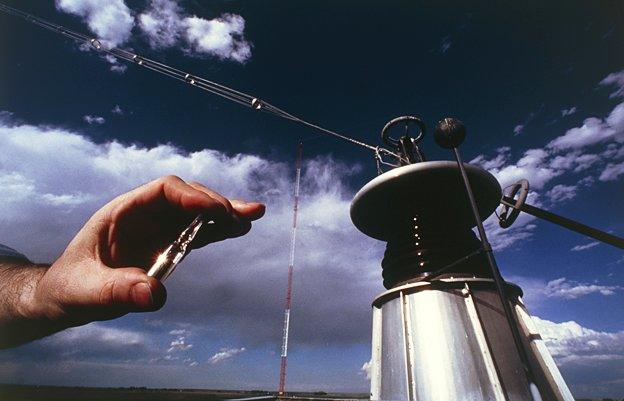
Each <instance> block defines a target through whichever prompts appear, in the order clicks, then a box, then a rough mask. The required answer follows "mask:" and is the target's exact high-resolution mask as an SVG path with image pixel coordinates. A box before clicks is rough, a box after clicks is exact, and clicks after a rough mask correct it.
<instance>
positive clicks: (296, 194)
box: [277, 142, 303, 396]
mask: <svg viewBox="0 0 624 401" xmlns="http://www.w3.org/2000/svg"><path fill="white" fill-rule="evenodd" d="M302 160H303V142H299V145H298V146H297V170H296V175H295V192H294V197H295V200H294V206H293V223H292V236H291V238H290V264H289V265H288V287H287V289H286V306H285V308H284V335H283V337H282V353H281V359H280V376H279V388H278V390H277V395H280V396H282V395H284V394H285V392H286V365H287V364H288V331H289V327H290V307H291V304H292V280H293V271H294V269H295V244H296V239H297V212H298V210H299V183H300V182H301V163H302Z"/></svg>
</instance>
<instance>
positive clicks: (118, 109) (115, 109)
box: [111, 104, 124, 116]
mask: <svg viewBox="0 0 624 401" xmlns="http://www.w3.org/2000/svg"><path fill="white" fill-rule="evenodd" d="M111 113H113V114H117V115H120V116H121V115H123V113H124V111H123V109H122V108H121V106H119V105H118V104H116V105H115V107H113V108H112V109H111Z"/></svg>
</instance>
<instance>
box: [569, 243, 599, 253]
mask: <svg viewBox="0 0 624 401" xmlns="http://www.w3.org/2000/svg"><path fill="white" fill-rule="evenodd" d="M598 245H600V242H598V241H594V242H590V243H587V244H582V245H575V246H574V247H573V248H572V249H571V250H572V251H586V250H587V249H591V248H593V247H595V246H598Z"/></svg>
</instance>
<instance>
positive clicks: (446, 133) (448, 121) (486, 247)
mask: <svg viewBox="0 0 624 401" xmlns="http://www.w3.org/2000/svg"><path fill="white" fill-rule="evenodd" d="M465 138H466V127H465V126H464V124H463V123H462V122H461V121H459V120H458V119H455V118H444V119H442V120H441V121H440V122H439V123H438V125H437V126H436V128H435V131H434V139H435V141H436V143H437V144H438V145H439V146H441V147H443V148H445V149H452V150H453V153H454V155H455V160H456V161H457V166H458V168H459V171H460V174H461V178H462V181H463V184H464V189H465V190H466V195H467V197H468V202H469V203H470V208H471V209H472V214H473V216H474V219H475V223H476V226H477V230H478V232H479V238H480V240H481V246H482V247H483V252H484V254H485V255H486V259H487V262H488V265H489V268H490V273H491V274H492V278H493V279H494V283H495V286H496V291H497V292H498V295H499V297H500V299H501V303H502V305H503V310H504V311H505V317H506V319H507V323H508V324H509V328H510V330H511V333H512V337H513V341H514V344H515V346H516V349H517V351H518V355H519V357H520V360H521V362H522V365H523V368H524V371H525V374H526V377H527V381H528V382H529V387H530V389H531V395H532V396H533V399H534V400H535V401H541V400H542V397H541V395H540V393H539V390H538V389H537V386H536V384H535V379H534V375H533V372H532V371H531V365H530V364H529V358H528V355H527V352H526V349H525V348H524V346H523V344H522V336H521V333H520V330H519V329H518V327H519V325H518V321H517V319H516V316H515V314H514V313H513V312H512V310H511V306H510V305H509V301H508V298H507V294H506V291H505V283H504V282H503V277H502V275H501V273H500V270H499V268H498V264H497V263H496V259H495V258H494V253H493V251H492V246H491V245H490V243H489V241H488V239H487V235H486V233H485V228H484V227H483V222H482V221H481V216H480V213H479V209H478V208H477V202H476V201H475V197H474V194H473V192H472V187H471V186H470V181H469V180H468V175H467V174H466V170H465V168H464V163H463V160H462V157H461V154H460V153H459V145H461V143H462V142H463V141H464V139H465Z"/></svg>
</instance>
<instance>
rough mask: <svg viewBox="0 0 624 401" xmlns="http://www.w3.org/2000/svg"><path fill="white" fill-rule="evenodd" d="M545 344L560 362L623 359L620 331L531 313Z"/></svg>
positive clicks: (582, 362) (591, 362) (598, 362)
mask: <svg viewBox="0 0 624 401" xmlns="http://www.w3.org/2000/svg"><path fill="white" fill-rule="evenodd" d="M532 318H533V321H534V322H535V324H536V326H537V328H538V330H539V332H540V334H541V336H542V338H543V339H544V341H545V342H546V346H547V347H548V349H549V351H550V352H551V354H552V355H553V357H554V358H555V360H556V361H557V364H559V365H560V366H564V367H566V366H568V365H589V366H592V365H593V367H594V368H596V369H597V368H599V365H598V364H600V363H604V362H608V361H622V360H624V332H622V331H619V332H613V333H609V332H603V331H596V330H592V329H588V328H586V327H583V326H581V325H580V324H578V323H576V322H574V321H569V322H562V323H555V322H551V321H549V320H545V319H540V318H539V317H536V316H533V317H532Z"/></svg>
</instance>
